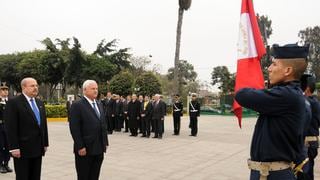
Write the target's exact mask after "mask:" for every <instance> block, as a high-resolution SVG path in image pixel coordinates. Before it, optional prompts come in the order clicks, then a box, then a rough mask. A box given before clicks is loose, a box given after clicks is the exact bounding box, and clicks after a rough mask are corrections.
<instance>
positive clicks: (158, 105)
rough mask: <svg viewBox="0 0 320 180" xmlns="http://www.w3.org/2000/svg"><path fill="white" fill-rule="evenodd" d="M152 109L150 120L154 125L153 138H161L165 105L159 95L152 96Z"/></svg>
mask: <svg viewBox="0 0 320 180" xmlns="http://www.w3.org/2000/svg"><path fill="white" fill-rule="evenodd" d="M154 98H155V99H154V102H153V109H152V121H154V125H155V127H154V128H155V133H154V137H153V138H159V139H162V134H163V132H164V130H163V121H164V116H165V115H166V105H165V103H164V102H163V101H162V100H160V95H159V94H156V95H155V96H154Z"/></svg>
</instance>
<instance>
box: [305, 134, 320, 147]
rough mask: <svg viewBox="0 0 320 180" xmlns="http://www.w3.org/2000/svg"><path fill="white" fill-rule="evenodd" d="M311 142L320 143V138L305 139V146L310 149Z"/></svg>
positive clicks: (308, 137) (307, 137) (309, 137)
mask: <svg viewBox="0 0 320 180" xmlns="http://www.w3.org/2000/svg"><path fill="white" fill-rule="evenodd" d="M309 142H319V137H318V136H306V137H305V138H304V145H305V146H306V147H309V146H310V145H309Z"/></svg>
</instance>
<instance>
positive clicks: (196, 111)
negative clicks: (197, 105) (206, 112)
mask: <svg viewBox="0 0 320 180" xmlns="http://www.w3.org/2000/svg"><path fill="white" fill-rule="evenodd" d="M190 112H198V110H190Z"/></svg>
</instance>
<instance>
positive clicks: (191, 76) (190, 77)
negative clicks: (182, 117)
mask: <svg viewBox="0 0 320 180" xmlns="http://www.w3.org/2000/svg"><path fill="white" fill-rule="evenodd" d="M174 69H175V68H170V69H169V70H168V79H169V80H172V79H173V80H174ZM178 70H179V76H178V79H179V83H180V84H179V85H178V93H179V94H181V92H182V88H183V87H184V86H185V85H187V84H188V83H189V82H194V81H195V79H196V78H197V73H196V72H195V71H194V67H193V65H192V64H190V63H188V62H187V61H185V60H180V61H179V65H178ZM174 82H175V81H174Z"/></svg>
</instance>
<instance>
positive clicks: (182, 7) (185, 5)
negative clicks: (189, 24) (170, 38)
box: [173, 0, 192, 93]
mask: <svg viewBox="0 0 320 180" xmlns="http://www.w3.org/2000/svg"><path fill="white" fill-rule="evenodd" d="M191 2H192V1H191V0H179V10H178V24H177V34H176V51H175V56H174V69H173V70H174V74H173V75H174V78H173V79H174V82H175V84H177V85H178V87H177V88H175V91H176V93H178V92H180V91H181V90H180V84H181V83H180V82H179V72H180V71H179V63H180V62H179V60H180V46H181V29H182V21H183V13H184V11H186V10H188V9H189V8H190V6H191Z"/></svg>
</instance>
